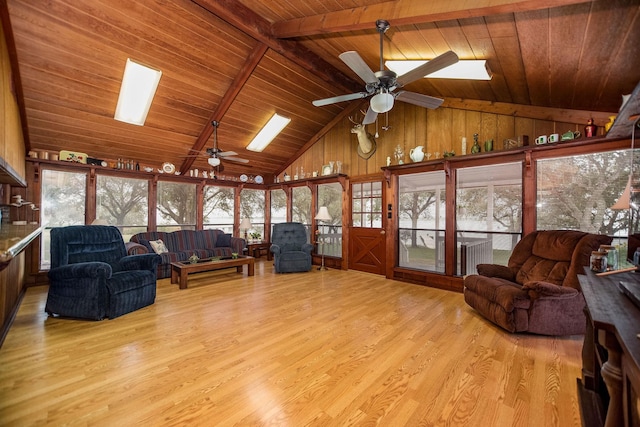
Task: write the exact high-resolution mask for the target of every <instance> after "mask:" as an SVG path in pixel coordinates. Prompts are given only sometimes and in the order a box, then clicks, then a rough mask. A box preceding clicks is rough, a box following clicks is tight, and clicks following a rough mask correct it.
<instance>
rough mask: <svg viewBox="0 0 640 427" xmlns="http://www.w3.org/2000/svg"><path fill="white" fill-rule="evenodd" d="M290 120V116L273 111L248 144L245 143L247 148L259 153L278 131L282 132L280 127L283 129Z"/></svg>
mask: <svg viewBox="0 0 640 427" xmlns="http://www.w3.org/2000/svg"><path fill="white" fill-rule="evenodd" d="M290 121H291V119H290V118H288V117H284V116H281V115H279V114H278V113H275V114H274V115H273V116H272V117H271V119H269V121H268V122H267V124H266V125H264V127H263V128H262V129H261V130H260V132H258V134H257V135H256V136H255V137H254V138H253V140H252V141H251V142H250V143H249V145H247V150H250V151H255V152H257V153H260V152H261V151H262V150H264V149H265V148H266V147H267V145H269V144H270V143H271V141H273V139H274V138H275V137H276V136H278V134H279V133H280V132H282V129H284V128H285V127H286V126H287V125H288V124H289V122H290Z"/></svg>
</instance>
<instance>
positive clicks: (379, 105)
mask: <svg viewBox="0 0 640 427" xmlns="http://www.w3.org/2000/svg"><path fill="white" fill-rule="evenodd" d="M393 100H394V99H393V95H391V94H390V93H389V92H381V93H379V94H377V95H374V96H373V98H371V109H372V110H373V111H375V112H376V113H386V112H387V111H389V110H391V109H392V108H393Z"/></svg>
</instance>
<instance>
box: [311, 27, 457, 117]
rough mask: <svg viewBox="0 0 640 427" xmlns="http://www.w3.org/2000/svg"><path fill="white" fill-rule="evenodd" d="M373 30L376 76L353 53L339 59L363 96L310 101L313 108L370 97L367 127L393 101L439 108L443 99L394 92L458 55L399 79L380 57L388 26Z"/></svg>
mask: <svg viewBox="0 0 640 427" xmlns="http://www.w3.org/2000/svg"><path fill="white" fill-rule="evenodd" d="M376 29H377V31H378V33H380V71H376V72H375V73H374V72H373V71H372V70H371V68H369V66H368V65H367V64H366V62H364V60H363V59H362V57H361V56H360V55H359V54H358V52H356V51H349V52H344V53H341V54H340V55H339V58H340V59H341V60H342V62H344V63H345V64H347V66H348V67H349V68H351V69H352V70H353V71H354V72H355V73H356V74H357V75H358V76H359V77H360V78H361V79H362V80H363V81H364V82H365V83H366V85H365V91H364V92H356V93H351V94H347V95H339V96H334V97H331V98H325V99H317V100H315V101H313V105H315V106H316V107H322V106H324V105H329V104H335V103H337V102H343V101H351V100H353V99H361V98H367V97H369V96H371V97H372V98H371V101H370V102H369V109H368V110H367V113H366V115H365V116H364V119H363V120H362V124H365V125H366V124H370V123H373V122H375V121H376V118H377V117H378V113H386V112H387V111H389V110H391V108H393V102H394V100H395V99H397V100H399V101H404V102H408V103H409V104H414V105H418V106H420V107H426V108H432V109H433V108H438V107H439V106H440V105H441V104H442V102H443V101H444V100H443V99H440V98H434V97H433V96H428V95H422V94H419V93H415V92H407V91H404V90H401V91H398V92H394V91H395V90H396V89H397V88H401V87H402V86H404V85H407V84H409V83H411V82H414V81H416V80H418V79H420V78H422V77H424V76H426V75H428V74H431V73H433V72H435V71H438V70H440V69H442V68H445V67H448V66H449V65H452V64H455V63H456V62H458V55H456V54H455V53H454V52H452V51H448V52H445V53H443V54H442V55H440V56H437V57H436V58H434V59H432V60H430V61H429V62H427V63H425V64H423V65H421V66H419V67H417V68H415V69H413V70H411V71H409V72H407V73H405V74H403V75H401V76H399V77H398V76H397V75H396V73H394V72H393V71H390V70H385V69H384V56H383V38H384V33H385V32H386V31H387V30H388V29H389V22H388V21H385V20H384V19H378V20H377V21H376Z"/></svg>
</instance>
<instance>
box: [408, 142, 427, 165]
mask: <svg viewBox="0 0 640 427" xmlns="http://www.w3.org/2000/svg"><path fill="white" fill-rule="evenodd" d="M409 157H411V161H413V162H421V161H422V160H424V152H423V151H422V145H418V146H417V147H416V148H412V149H411V150H409Z"/></svg>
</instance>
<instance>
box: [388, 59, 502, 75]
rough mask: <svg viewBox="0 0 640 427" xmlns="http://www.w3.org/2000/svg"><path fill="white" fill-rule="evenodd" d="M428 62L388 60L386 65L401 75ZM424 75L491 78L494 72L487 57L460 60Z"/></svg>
mask: <svg viewBox="0 0 640 427" xmlns="http://www.w3.org/2000/svg"><path fill="white" fill-rule="evenodd" d="M426 62H429V61H425V60H416V61H386V62H385V63H384V65H385V66H386V67H387V68H388V69H390V70H391V71H394V72H395V73H397V74H398V75H399V76H401V75H403V74H406V73H408V72H409V71H411V70H413V69H414V68H418V67H419V66H421V65H422V64H424V63H426ZM424 77H425V78H429V79H464V80H491V78H492V77H493V73H492V72H491V69H489V65H488V64H487V61H486V60H485V59H468V60H460V61H458V62H457V63H455V64H453V65H449V66H448V67H445V68H442V69H441V70H438V71H436V72H434V73H431V74H429V75H427V76H424Z"/></svg>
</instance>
